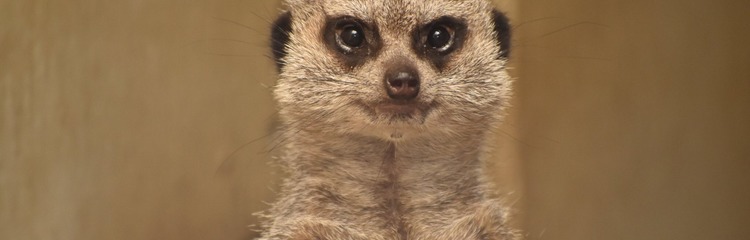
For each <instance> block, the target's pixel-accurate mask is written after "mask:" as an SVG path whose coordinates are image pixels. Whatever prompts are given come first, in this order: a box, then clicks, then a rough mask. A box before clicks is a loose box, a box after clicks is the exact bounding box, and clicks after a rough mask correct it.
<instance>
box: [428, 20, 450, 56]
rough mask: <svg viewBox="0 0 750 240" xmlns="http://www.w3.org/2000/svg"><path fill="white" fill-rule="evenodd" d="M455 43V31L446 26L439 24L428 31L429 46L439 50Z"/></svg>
mask: <svg viewBox="0 0 750 240" xmlns="http://www.w3.org/2000/svg"><path fill="white" fill-rule="evenodd" d="M452 43H453V31H452V30H451V29H450V28H448V27H445V26H442V25H438V26H434V27H432V29H430V30H429V32H427V46H429V47H431V48H433V49H436V50H438V51H445V50H447V49H448V48H450V46H451V44H452Z"/></svg>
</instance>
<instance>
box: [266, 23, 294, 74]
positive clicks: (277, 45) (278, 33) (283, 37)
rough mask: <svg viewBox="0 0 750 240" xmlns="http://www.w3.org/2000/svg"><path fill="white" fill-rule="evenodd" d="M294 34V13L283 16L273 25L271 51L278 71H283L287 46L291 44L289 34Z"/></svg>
mask: <svg viewBox="0 0 750 240" xmlns="http://www.w3.org/2000/svg"><path fill="white" fill-rule="evenodd" d="M291 33H292V13H290V12H285V13H284V14H281V16H279V18H277V19H276V21H274V22H273V24H272V25H271V51H273V60H274V62H276V70H278V71H281V68H282V67H284V57H286V54H287V49H286V46H287V44H289V34H291Z"/></svg>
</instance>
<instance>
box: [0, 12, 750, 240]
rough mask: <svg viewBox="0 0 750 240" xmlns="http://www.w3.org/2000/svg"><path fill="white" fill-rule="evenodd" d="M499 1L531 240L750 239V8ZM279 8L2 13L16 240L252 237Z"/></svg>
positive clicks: (1, 134)
mask: <svg viewBox="0 0 750 240" xmlns="http://www.w3.org/2000/svg"><path fill="white" fill-rule="evenodd" d="M497 5H498V6H500V7H501V8H502V9H504V10H506V11H508V12H509V14H510V15H511V17H512V19H513V22H514V25H515V26H516V28H515V30H516V34H515V36H514V45H515V49H514V50H515V51H514V53H513V56H512V57H513V66H514V69H513V70H512V74H513V75H514V76H515V77H516V78H517V79H518V80H517V84H516V87H517V91H516V98H515V100H514V101H515V107H514V108H513V109H512V110H511V115H510V116H509V117H508V121H507V122H506V123H505V124H504V125H502V126H500V127H499V128H498V129H497V131H496V132H497V135H498V140H497V148H496V151H495V152H494V154H493V159H494V160H493V164H492V168H493V170H494V171H493V173H494V175H495V179H496V180H497V182H498V183H499V184H498V187H499V188H500V189H501V192H503V193H508V194H509V195H508V196H507V198H508V199H509V201H510V202H512V203H514V207H515V209H516V211H517V214H516V215H517V217H516V219H517V224H518V225H519V226H521V227H523V229H524V231H525V233H526V236H527V238H528V239H750V228H748V227H747V225H748V224H749V223H750V204H749V203H750V186H748V184H750V176H748V172H750V126H749V125H750V70H748V67H747V66H748V65H749V64H750V48H748V47H746V46H745V45H746V44H747V43H750V33H748V31H747V29H749V28H750V26H749V25H748V22H750V15H748V14H747V9H750V2H747V1H740V0H736V1H712V2H710V3H709V2H708V1H697V0H687V1H686V0H682V1H680V0H665V1H645V0H630V1H626V0H622V1H614V0H611V1H600V0H565V1H551V0H538V1H518V2H515V1H504V2H498V3H497ZM278 9H279V5H278V3H277V2H276V1H248V0H226V1H208V0H199V1H175V0H160V1H91V0H88V1H86V0H76V1H30V0H29V1H18V0H0V239H21V240H22V239H250V238H251V237H252V236H253V234H254V233H253V232H252V231H249V229H252V227H251V228H248V227H247V226H248V225H252V224H254V223H255V222H256V220H257V219H256V218H255V217H254V216H252V213H253V212H257V211H259V210H262V209H264V208H266V205H265V204H264V203H263V202H264V201H265V202H268V201H272V200H273V189H276V187H277V182H278V181H277V179H278V177H279V176H280V175H281V173H279V171H278V167H275V166H273V165H272V164H271V162H272V161H271V156H273V154H274V151H272V149H274V146H272V145H271V144H270V141H271V139H272V138H273V136H272V135H268V134H269V130H270V129H273V125H272V122H273V119H274V114H273V112H274V110H273V109H274V108H273V101H272V100H271V95H270V90H269V87H270V86H273V83H274V78H275V77H274V74H275V73H274V71H273V65H272V63H271V61H270V60H269V58H268V57H267V55H268V53H269V51H268V50H267V48H266V45H267V40H266V38H267V29H268V24H269V22H270V21H272V20H273V18H274V16H275V14H276V13H277V12H278ZM255 139H258V140H257V141H253V140H255Z"/></svg>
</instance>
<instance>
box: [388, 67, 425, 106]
mask: <svg viewBox="0 0 750 240" xmlns="http://www.w3.org/2000/svg"><path fill="white" fill-rule="evenodd" d="M385 89H386V92H388V96H389V97H390V98H391V99H398V100H411V99H414V98H416V97H417V95H419V74H418V73H417V71H416V70H415V69H414V67H411V66H397V67H393V68H391V69H389V70H388V71H387V72H386V73H385Z"/></svg>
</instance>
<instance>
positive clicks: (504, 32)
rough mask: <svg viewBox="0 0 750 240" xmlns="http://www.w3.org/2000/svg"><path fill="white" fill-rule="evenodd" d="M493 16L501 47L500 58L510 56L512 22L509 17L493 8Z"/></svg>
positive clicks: (498, 42)
mask: <svg viewBox="0 0 750 240" xmlns="http://www.w3.org/2000/svg"><path fill="white" fill-rule="evenodd" d="M492 16H493V18H494V20H495V21H494V22H495V34H497V44H498V46H499V47H500V58H508V57H509V56H510V23H509V21H508V17H506V16H505V14H503V13H501V12H500V11H497V10H493V11H492Z"/></svg>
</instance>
